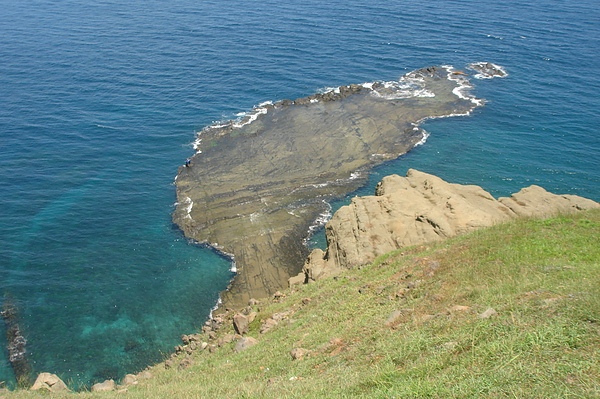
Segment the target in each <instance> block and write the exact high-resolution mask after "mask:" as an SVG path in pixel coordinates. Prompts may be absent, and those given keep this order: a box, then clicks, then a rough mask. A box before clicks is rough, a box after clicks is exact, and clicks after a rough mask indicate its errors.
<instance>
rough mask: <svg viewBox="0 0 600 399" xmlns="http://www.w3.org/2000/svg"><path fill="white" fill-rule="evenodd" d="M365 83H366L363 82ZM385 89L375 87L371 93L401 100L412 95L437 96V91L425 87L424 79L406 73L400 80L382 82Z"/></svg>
mask: <svg viewBox="0 0 600 399" xmlns="http://www.w3.org/2000/svg"><path fill="white" fill-rule="evenodd" d="M363 85H364V84H363ZM381 85H382V86H383V89H379V90H378V88H375V89H373V84H371V93H372V94H373V95H374V96H376V97H379V98H383V99H385V100H399V99H402V98H411V97H435V93H433V92H432V91H429V90H427V89H425V88H424V80H423V78H421V77H418V76H414V75H410V74H408V75H405V76H403V77H401V78H400V80H398V81H388V82H381Z"/></svg>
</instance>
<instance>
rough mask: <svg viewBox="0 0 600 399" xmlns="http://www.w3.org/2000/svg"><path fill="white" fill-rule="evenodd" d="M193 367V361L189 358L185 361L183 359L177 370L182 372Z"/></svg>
mask: <svg viewBox="0 0 600 399" xmlns="http://www.w3.org/2000/svg"><path fill="white" fill-rule="evenodd" d="M191 365H192V359H190V358H189V357H187V356H186V357H184V358H183V359H181V362H179V366H177V370H179V371H181V370H185V369H187V368H188V367H190V366H191Z"/></svg>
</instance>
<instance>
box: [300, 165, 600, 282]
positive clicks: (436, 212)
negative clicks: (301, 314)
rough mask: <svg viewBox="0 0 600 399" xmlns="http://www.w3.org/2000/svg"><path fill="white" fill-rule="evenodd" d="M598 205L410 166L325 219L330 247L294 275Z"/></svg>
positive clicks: (307, 276) (311, 275)
mask: <svg viewBox="0 0 600 399" xmlns="http://www.w3.org/2000/svg"><path fill="white" fill-rule="evenodd" d="M588 209H600V204H598V203H597V202H595V201H592V200H589V199H586V198H582V197H579V196H576V195H556V194H552V193H549V192H547V191H546V190H544V189H543V188H541V187H539V186H530V187H527V188H524V189H522V190H521V191H519V192H518V193H516V194H513V195H512V196H510V197H509V198H500V199H498V200H496V199H495V198H494V197H492V195H491V194H489V193H488V192H486V191H484V190H483V189H482V188H481V187H479V186H471V185H460V184H453V183H448V182H446V181H444V180H442V179H440V178H439V177H436V176H433V175H430V174H427V173H423V172H419V171H416V170H414V169H411V170H409V171H408V173H407V175H406V177H401V176H398V175H392V176H387V177H385V178H384V179H383V180H382V181H381V182H380V183H379V185H378V186H377V189H376V194H375V195H374V196H366V197H356V198H354V199H352V202H351V203H350V205H347V206H344V207H342V208H340V209H339V210H338V211H337V212H336V213H335V215H334V216H333V218H332V219H331V220H330V221H329V222H328V223H327V225H326V228H325V231H326V236H327V251H326V252H324V251H322V250H320V249H316V250H314V251H313V252H312V253H311V254H310V256H309V257H308V260H307V261H306V264H305V266H304V268H303V272H302V273H301V274H300V276H299V277H296V278H294V279H293V280H294V281H298V280H304V281H306V282H310V281H316V280H318V279H321V278H325V277H329V276H332V275H335V274H337V273H339V272H340V271H342V270H345V269H349V268H354V267H357V266H360V265H364V264H368V263H371V262H372V261H373V260H374V259H375V258H376V257H377V256H380V255H383V254H385V253H387V252H390V251H393V250H395V249H398V248H402V247H405V246H409V245H418V244H423V243H426V242H431V241H437V240H442V239H445V238H448V237H453V236H456V235H458V234H463V233H468V232H471V231H473V230H475V229H479V228H482V227H488V226H491V225H494V224H497V223H499V222H504V221H508V220H510V219H512V218H517V217H523V216H528V217H551V216H553V215H556V214H557V213H563V212H575V211H579V210H588Z"/></svg>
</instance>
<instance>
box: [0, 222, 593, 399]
mask: <svg viewBox="0 0 600 399" xmlns="http://www.w3.org/2000/svg"><path fill="white" fill-rule="evenodd" d="M284 294H285V296H284V297H282V298H279V299H273V300H270V301H263V303H260V304H258V305H256V306H254V307H253V308H254V310H257V311H258V316H257V317H256V319H255V320H254V322H252V323H251V325H250V327H251V329H250V332H249V333H248V334H247V335H249V336H251V337H254V338H256V339H258V341H259V342H258V344H256V345H255V346H253V347H251V348H249V349H247V350H245V351H243V352H241V353H236V352H235V351H234V350H233V348H234V346H235V342H232V343H222V346H221V347H219V348H218V349H215V350H214V351H213V352H212V353H211V352H210V351H209V350H208V349H206V350H203V351H202V350H199V349H198V350H196V351H194V353H193V354H192V355H191V357H189V360H190V361H191V365H190V366H189V367H178V365H179V363H180V362H181V361H182V359H184V358H185V354H181V355H179V356H178V357H177V358H176V359H174V361H173V367H171V368H169V369H165V366H164V365H163V364H161V365H157V366H155V367H153V368H152V369H151V370H150V372H151V373H152V375H153V377H152V378H150V379H148V380H142V381H140V383H139V384H137V385H132V386H129V387H128V388H127V389H128V391H127V393H123V394H117V393H114V392H111V393H79V394H65V395H64V396H65V397H70V398H74V397H75V398H79V397H81V398H87V397H95V398H102V397H115V396H123V397H128V398H338V397H339V398H343V397H353V398H354V397H364V398H393V397H396V398H417V397H418V398H421V397H427V398H471V397H472V398H479V397H489V398H504V397H511V398H513V397H514V398H593V397H600V212H597V211H596V212H586V213H581V214H579V215H576V216H565V217H556V218H553V219H548V220H543V221H540V220H528V221H516V222H512V223H510V224H505V225H500V226H496V227H494V228H490V229H486V230H482V231H479V232H476V233H473V234H469V235H467V236H462V237H458V238H456V239H453V240H449V241H447V242H444V243H440V244H434V245H428V246H421V247H412V248H406V249H403V250H400V251H396V252H393V253H390V254H387V255H385V256H382V257H380V258H379V259H377V260H376V261H375V262H374V263H373V264H372V265H368V266H365V267H363V268H362V269H360V270H353V271H348V272H346V273H344V274H343V275H341V276H339V277H338V278H335V279H328V280H324V281H320V282H318V283H315V284H310V285H305V286H302V287H299V288H296V289H295V290H294V291H289V292H285V293H284ZM490 308H492V309H493V310H494V311H489V312H488V313H491V314H492V315H491V316H490V317H482V314H483V313H484V312H485V311H486V310H488V309H490ZM494 313H496V314H494ZM277 314H279V315H277ZM273 315H275V316H276V318H278V316H279V318H281V319H282V320H281V321H280V322H279V323H278V324H277V325H276V326H274V327H273V328H272V329H271V330H269V331H268V332H266V333H264V334H261V333H260V332H259V330H260V328H261V324H262V323H261V322H262V321H265V320H267V319H268V318H269V317H271V316H273ZM224 334H233V327H232V326H231V325H229V324H226V325H224V326H223V327H222V328H221V329H219V331H218V332H217V335H218V336H221V337H223V336H224ZM205 339H206V338H205ZM214 342H215V341H214V340H213V341H211V343H214ZM295 348H301V349H303V351H296V352H297V353H298V354H302V352H303V353H304V354H303V356H302V357H301V358H299V359H295V360H294V359H293V358H292V356H291V354H290V353H291V351H292V350H293V349H295ZM186 363H187V361H186V362H184V364H183V366H185V365H186ZM6 395H7V397H10V398H12V397H15V398H20V397H27V398H29V397H37V396H38V395H40V394H37V393H29V392H19V393H16V392H15V393H11V394H6ZM1 396H2V394H0V397H1ZM40 396H46V395H40ZM53 397H60V396H59V395H53Z"/></svg>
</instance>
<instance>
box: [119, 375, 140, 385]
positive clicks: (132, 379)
mask: <svg viewBox="0 0 600 399" xmlns="http://www.w3.org/2000/svg"><path fill="white" fill-rule="evenodd" d="M137 383H138V380H137V376H135V375H133V374H127V375H126V376H125V377H123V380H122V381H121V385H122V386H127V385H136V384H137Z"/></svg>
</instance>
